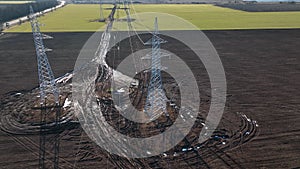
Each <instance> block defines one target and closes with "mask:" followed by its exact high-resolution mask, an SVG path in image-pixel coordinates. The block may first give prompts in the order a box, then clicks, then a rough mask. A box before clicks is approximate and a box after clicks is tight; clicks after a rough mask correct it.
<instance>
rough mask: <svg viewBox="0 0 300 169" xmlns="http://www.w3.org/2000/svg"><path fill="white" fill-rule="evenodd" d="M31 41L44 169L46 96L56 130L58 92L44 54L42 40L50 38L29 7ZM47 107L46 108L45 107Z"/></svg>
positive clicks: (45, 49)
mask: <svg viewBox="0 0 300 169" xmlns="http://www.w3.org/2000/svg"><path fill="white" fill-rule="evenodd" d="M29 19H30V23H31V28H32V34H33V40H34V45H35V50H36V56H37V62H38V76H39V88H40V104H41V116H40V118H41V127H40V150H39V168H41V169H44V168H45V154H46V148H45V144H46V134H45V128H46V126H45V125H46V124H47V122H46V120H47V118H46V117H47V113H48V112H47V110H48V109H49V106H50V105H47V103H46V98H47V95H48V94H53V96H54V101H55V106H54V110H55V111H56V120H55V124H56V127H58V128H57V129H59V127H60V123H59V117H60V106H59V92H58V88H57V86H56V83H55V79H54V75H53V72H52V70H51V67H50V64H49V61H48V57H47V54H46V51H47V48H45V46H44V43H43V39H44V38H49V37H50V36H46V37H45V35H43V34H42V33H41V32H40V27H39V22H38V20H37V18H36V16H35V14H34V11H33V8H32V6H30V15H29ZM47 106H48V107H47ZM54 151H55V152H54V168H55V169H58V159H59V133H57V135H56V136H55V145H54Z"/></svg>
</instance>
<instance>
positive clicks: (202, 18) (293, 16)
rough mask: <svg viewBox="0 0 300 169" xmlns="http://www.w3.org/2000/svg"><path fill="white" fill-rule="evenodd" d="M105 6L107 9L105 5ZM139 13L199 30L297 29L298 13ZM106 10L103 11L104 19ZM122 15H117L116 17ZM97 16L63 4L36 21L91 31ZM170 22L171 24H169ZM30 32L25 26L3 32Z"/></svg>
mask: <svg viewBox="0 0 300 169" xmlns="http://www.w3.org/2000/svg"><path fill="white" fill-rule="evenodd" d="M106 7H108V6H106ZM134 9H135V10H136V12H137V13H140V12H160V13H168V14H173V15H176V16H178V17H181V18H183V19H185V20H187V21H189V22H191V23H193V24H194V25H196V26H197V27H198V28H200V29H201V30H222V29H282V28H300V12H244V11H238V10H233V9H228V8H221V7H217V6H213V5H177V4H176V5H162V4H159V5H135V6H134ZM108 14H109V11H105V16H107V15H108ZM122 15H124V12H121V13H120V16H122ZM98 16H99V5H83V4H82V5H75V4H71V5H67V6H66V7H64V8H62V9H59V10H57V11H55V12H53V13H49V14H47V15H46V16H43V17H41V18H39V20H40V22H41V23H42V24H44V25H45V26H43V27H41V30H42V31H44V32H82V31H95V30H97V29H99V28H101V27H102V26H103V25H104V23H98V22H92V20H95V19H97V18H99V17H98ZM170 23H171V21H170ZM6 31H7V32H30V31H31V29H30V25H29V23H24V24H22V25H20V26H16V27H13V28H11V29H8V30H6Z"/></svg>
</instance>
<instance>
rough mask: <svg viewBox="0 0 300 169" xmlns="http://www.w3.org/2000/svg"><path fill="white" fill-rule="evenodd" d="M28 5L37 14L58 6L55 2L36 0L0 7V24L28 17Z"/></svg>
mask: <svg viewBox="0 0 300 169" xmlns="http://www.w3.org/2000/svg"><path fill="white" fill-rule="evenodd" d="M30 5H31V6H32V7H33V9H34V11H36V12H39V11H43V10H45V9H47V8H51V7H54V6H56V5H58V2H57V1H56V0H38V1H35V2H31V3H25V4H3V5H0V23H5V22H7V21H10V20H13V19H17V18H19V17H23V16H27V15H29V13H30V12H29V6H30Z"/></svg>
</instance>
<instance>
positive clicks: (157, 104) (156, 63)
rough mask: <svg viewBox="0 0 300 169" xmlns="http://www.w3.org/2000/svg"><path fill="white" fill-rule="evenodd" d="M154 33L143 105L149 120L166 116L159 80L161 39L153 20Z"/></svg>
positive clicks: (165, 99) (164, 97) (165, 100)
mask: <svg viewBox="0 0 300 169" xmlns="http://www.w3.org/2000/svg"><path fill="white" fill-rule="evenodd" d="M154 27H155V31H154V34H153V37H152V54H151V79H150V83H149V86H148V95H147V100H146V105H145V108H144V110H145V112H146V113H147V115H148V116H149V117H151V119H155V118H156V117H158V116H160V115H161V114H162V113H165V114H166V115H168V112H167V108H166V102H167V97H166V95H165V92H164V90H163V86H162V78H161V69H162V66H161V56H160V44H161V43H162V39H161V38H160V37H159V32H158V22H157V18H155V23H154Z"/></svg>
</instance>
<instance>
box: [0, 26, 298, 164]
mask: <svg viewBox="0 0 300 169" xmlns="http://www.w3.org/2000/svg"><path fill="white" fill-rule="evenodd" d="M186 33H193V32H191V31H187V32H186ZM205 33H206V35H207V36H208V37H209V39H210V40H211V41H212V43H213V44H214V46H215V48H216V50H217V51H218V53H219V55H220V58H221V60H222V62H223V66H224V69H225V72H226V78H227V85H228V97H227V104H226V111H225V113H224V117H223V120H230V119H228V118H230V117H231V116H232V114H233V113H237V112H242V113H244V114H246V115H247V116H248V117H251V119H254V120H256V121H258V124H259V125H260V126H259V129H260V130H259V131H260V133H259V134H258V135H257V136H256V137H254V138H253V140H252V141H250V142H247V143H246V144H243V145H242V146H239V147H238V148H235V149H228V150H226V154H225V153H224V154H221V155H219V156H220V158H222V159H224V160H225V162H224V161H223V162H222V161H221V160H218V159H215V158H204V160H206V163H207V164H208V165H209V166H210V167H211V168H230V166H232V167H233V168H251V169H252V168H297V167H300V159H299V157H300V143H299V142H300V123H299V122H300V115H299V114H300V112H299V110H300V104H299V100H300V92H299V90H298V89H299V86H300V78H299V75H300V67H299V65H300V59H299V56H300V50H299V46H300V30H298V29H295V30H243V31H205ZM50 35H51V36H54V37H55V38H54V39H52V40H46V41H45V44H46V45H47V47H49V48H52V49H53V52H49V53H48V57H49V60H50V62H51V66H52V69H53V71H54V74H55V76H56V77H57V76H60V75H63V74H65V73H67V72H69V71H71V70H72V69H73V67H74V64H75V61H76V58H77V56H78V53H79V51H80V49H81V47H82V46H83V44H84V43H85V41H86V40H87V39H88V38H89V37H90V36H91V35H92V33H51V34H50ZM174 50H175V51H177V52H179V53H180V50H181V49H180V48H177V49H174ZM119 59H121V58H119ZM0 67H1V73H0V83H1V89H0V93H1V94H2V97H4V94H5V93H8V92H11V91H20V90H27V89H31V88H34V87H35V86H37V84H38V80H37V79H38V78H37V66H36V56H35V53H34V48H33V40H32V35H31V34H5V35H3V36H0ZM191 67H192V68H194V72H196V73H197V72H198V75H197V78H198V77H199V81H201V78H202V76H203V77H205V74H206V73H205V71H202V70H203V68H202V65H201V63H200V64H198V63H195V64H192V63H191ZM203 86H207V84H205V83H204V84H203ZM200 92H201V89H200ZM202 92H203V91H202ZM206 98H207V99H209V94H208V95H207V96H206ZM221 125H222V122H221ZM232 125H233V126H234V125H235V124H234V123H233V124H232ZM236 128H239V126H236ZM80 135H81V130H80V129H77V130H75V131H72V132H71V134H70V133H68V135H65V136H63V141H62V143H61V150H60V152H61V158H62V159H61V160H60V162H61V163H60V164H61V167H62V168H114V167H113V166H115V168H118V167H119V168H120V167H121V166H122V165H120V163H123V162H124V161H126V159H123V158H119V157H116V156H114V155H109V154H107V152H105V151H103V150H101V149H99V148H95V147H97V145H95V144H94V143H91V141H90V139H88V138H87V136H86V135H85V134H83V136H80ZM71 136H72V137H71ZM73 136H80V137H75V139H74V137H73ZM49 137H50V138H51V136H49ZM28 138H30V139H31V140H34V142H31V141H28ZM18 139H19V141H18ZM22 140H23V141H22ZM24 140H25V141H24ZM49 140H51V139H49ZM80 141H81V144H80V145H81V146H79V147H78V142H80ZM20 142H21V143H22V144H21V143H20ZM0 144H1V146H0V152H1V153H0V159H1V160H0V161H1V162H0V166H1V168H37V164H38V156H36V155H34V154H36V153H38V147H37V146H36V145H38V138H37V137H35V136H26V138H25V139H24V138H23V137H21V136H9V135H7V134H6V133H4V132H0ZM203 153H204V152H203ZM200 154H201V152H200ZM184 156H185V155H182V156H180V157H174V158H173V159H172V158H169V160H170V161H166V160H163V159H159V158H150V159H145V160H144V159H141V160H131V162H133V163H136V164H138V163H139V162H141V161H142V162H143V163H144V164H149V165H145V168H147V166H148V167H149V166H151V165H150V162H151V161H152V162H153V161H155V160H156V161H157V160H158V159H159V160H158V163H159V166H160V167H163V168H168V166H169V167H172V168H185V167H188V165H187V164H183V162H182V163H181V162H178V158H184ZM203 156H204V157H205V156H206V155H205V154H203ZM49 160H50V162H51V160H52V159H49ZM191 160H192V159H191ZM193 160H195V159H193ZM196 160H197V159H196ZM198 160H200V159H198ZM127 161H128V160H127ZM147 161H148V163H147ZM226 161H227V163H228V165H226ZM233 161H234V162H233ZM124 163H125V162H124ZM231 163H234V164H231ZM72 166H73V167H72ZM74 166H75V167H74ZM152 166H153V165H152ZM127 167H128V168H134V166H130V167H129V166H127ZM197 167H198V168H200V166H197ZM202 167H204V168H205V166H204V165H203V166H202Z"/></svg>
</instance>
